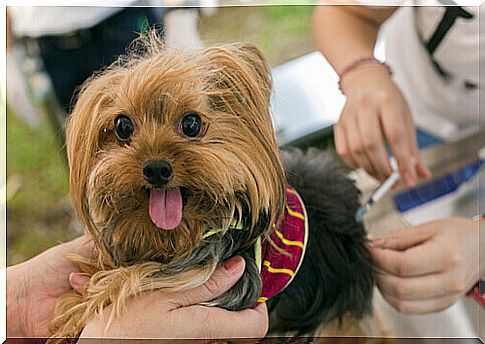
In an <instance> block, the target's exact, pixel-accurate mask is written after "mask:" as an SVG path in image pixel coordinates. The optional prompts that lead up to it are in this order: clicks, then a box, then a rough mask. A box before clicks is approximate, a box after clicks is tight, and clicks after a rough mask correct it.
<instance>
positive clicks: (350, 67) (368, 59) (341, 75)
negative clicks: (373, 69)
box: [338, 57, 392, 93]
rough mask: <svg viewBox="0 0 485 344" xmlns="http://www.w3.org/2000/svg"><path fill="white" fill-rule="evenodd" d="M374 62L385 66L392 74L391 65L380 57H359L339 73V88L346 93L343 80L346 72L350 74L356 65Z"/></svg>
mask: <svg viewBox="0 0 485 344" xmlns="http://www.w3.org/2000/svg"><path fill="white" fill-rule="evenodd" d="M372 63H376V64H379V65H381V66H383V67H385V68H386V69H387V71H388V72H389V74H390V75H392V70H391V67H389V65H388V64H387V63H385V62H381V61H379V60H378V59H376V58H375V57H364V58H361V59H358V60H356V61H354V62H352V63H351V64H349V65H348V66H347V67H345V68H344V69H343V70H342V72H340V73H339V75H338V76H339V81H338V88H339V90H340V92H342V93H344V91H343V90H342V80H343V78H344V76H345V75H346V74H348V73H349V72H350V71H351V70H353V69H355V68H356V67H359V66H361V65H365V64H372Z"/></svg>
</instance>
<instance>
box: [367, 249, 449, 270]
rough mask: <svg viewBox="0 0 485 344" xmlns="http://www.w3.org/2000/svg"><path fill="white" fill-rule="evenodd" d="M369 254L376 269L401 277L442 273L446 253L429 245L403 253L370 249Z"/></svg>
mask: <svg viewBox="0 0 485 344" xmlns="http://www.w3.org/2000/svg"><path fill="white" fill-rule="evenodd" d="M370 252H371V254H372V258H373V262H374V264H375V266H376V267H377V268H378V269H381V270H383V271H385V272H387V273H390V274H392V275H395V276H401V277H411V276H421V275H427V274H431V273H438V272H442V271H443V269H444V266H445V265H446V261H447V259H446V254H447V253H446V252H444V251H443V250H442V249H441V248H439V247H434V246H433V244H429V243H425V244H422V245H418V246H414V247H411V248H409V249H407V250H404V251H394V250H388V249H381V248H373V247H370ZM423 262H426V263H423Z"/></svg>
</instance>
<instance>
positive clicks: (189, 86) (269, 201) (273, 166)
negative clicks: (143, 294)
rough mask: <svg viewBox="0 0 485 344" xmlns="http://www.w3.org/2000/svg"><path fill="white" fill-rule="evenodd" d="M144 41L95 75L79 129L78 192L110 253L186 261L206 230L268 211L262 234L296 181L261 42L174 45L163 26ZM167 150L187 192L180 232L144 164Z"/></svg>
mask: <svg viewBox="0 0 485 344" xmlns="http://www.w3.org/2000/svg"><path fill="white" fill-rule="evenodd" d="M140 42H141V45H139V46H138V48H139V49H135V52H134V53H132V54H131V55H129V56H128V58H126V59H124V60H120V61H118V62H117V63H115V64H113V65H112V66H111V67H109V68H108V69H106V70H105V71H104V72H102V73H100V74H98V75H95V76H94V77H92V78H91V79H90V80H89V81H88V82H87V83H85V84H84V86H83V88H82V90H81V91H80V96H79V99H78V101H77V103H76V105H75V108H74V111H73V113H72V115H71V116H70V119H69V122H68V127H67V139H66V142H67V154H68V160H69V167H70V178H71V179H70V182H71V196H72V200H73V204H74V206H75V208H76V211H77V212H78V214H79V215H80V217H81V218H82V220H83V221H84V223H85V225H86V228H87V231H88V233H89V234H90V235H91V236H92V237H93V238H94V240H95V242H96V243H97V246H98V249H99V252H100V262H101V263H102V264H103V265H105V264H107V265H106V266H107V267H109V266H111V267H118V266H127V265H130V264H133V263H135V262H137V263H138V262H146V261H155V262H162V263H166V262H170V261H173V260H183V259H185V258H187V257H189V256H190V255H191V254H192V252H193V250H194V248H195V247H197V246H198V245H199V244H200V243H201V241H202V236H203V233H204V232H205V231H207V230H208V229H210V228H222V233H224V231H226V230H227V228H228V226H229V224H230V223H231V220H232V219H233V218H240V217H243V218H244V222H245V224H246V225H247V226H248V227H249V229H254V228H255V227H256V225H257V224H258V223H260V222H261V221H260V220H261V219H260V217H261V216H264V217H265V218H266V220H265V221H264V223H265V224H266V227H265V228H258V231H260V232H263V234H264V232H266V231H269V229H270V224H271V223H273V222H274V221H275V219H277V217H278V213H279V212H280V211H281V210H282V204H283V203H284V185H285V182H284V172H283V168H282V165H281V162H280V158H279V153H278V149H277V143H276V139H275V135H274V133H273V126H272V123H271V118H270V114H269V97H270V89H271V82H270V77H269V75H270V74H269V69H268V66H267V64H266V62H265V60H264V59H263V58H262V56H261V54H260V53H259V51H258V50H257V49H256V48H255V47H254V46H252V45H247V44H246V45H242V44H234V45H226V46H221V47H214V48H208V49H205V50H201V51H195V52H186V51H180V50H171V49H165V48H163V46H162V45H161V43H160V42H159V40H158V38H157V37H156V36H154V35H152V36H150V37H149V38H143V39H141V40H140V41H139V43H140ZM140 47H141V49H140ZM186 113H196V114H198V115H199V116H200V118H201V119H202V132H201V134H200V136H198V137H197V138H188V137H186V136H184V135H183V134H182V133H181V131H180V121H181V119H182V117H183V116H184V114H186ZM119 115H125V116H127V117H129V118H130V119H131V121H132V122H133V125H134V131H133V134H132V136H131V137H130V138H129V140H126V141H121V140H119V139H118V138H117V136H116V135H115V120H116V118H117V116H119ZM158 159H163V160H164V161H167V162H168V163H170V164H171V166H172V169H173V178H172V179H171V181H170V182H169V183H168V184H167V185H166V186H165V188H167V189H169V188H176V187H179V188H181V189H182V190H184V191H185V195H186V197H185V198H184V208H183V216H182V220H181V222H180V224H179V225H178V226H177V227H176V228H175V229H173V230H169V231H168V230H161V229H159V228H157V226H155V225H154V223H153V222H152V221H151V219H150V217H149V214H148V212H149V210H148V198H149V196H148V194H149V192H150V190H151V186H150V185H149V183H147V182H146V181H145V180H144V177H143V166H144V163H145V162H146V161H148V160H158ZM258 234H261V233H258Z"/></svg>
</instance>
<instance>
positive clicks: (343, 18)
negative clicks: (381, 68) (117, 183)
mask: <svg viewBox="0 0 485 344" xmlns="http://www.w3.org/2000/svg"><path fill="white" fill-rule="evenodd" d="M394 11H395V8H391V7H386V8H369V7H364V6H323V5H320V6H316V8H315V13H314V17H313V39H314V42H315V46H316V48H317V49H318V50H319V51H321V52H322V53H323V55H324V56H325V57H326V59H327V60H328V61H329V63H330V64H331V65H332V67H333V68H334V69H335V71H336V72H337V73H340V72H342V70H343V69H344V68H345V67H347V66H348V65H349V64H351V63H352V62H354V61H356V60H358V59H360V58H365V57H369V56H373V55H374V54H373V51H374V46H375V43H376V38H377V33H378V31H379V27H380V25H381V24H382V23H383V22H384V21H385V20H386V19H387V18H388V17H389V16H390V15H391V14H392V13H393V12H394Z"/></svg>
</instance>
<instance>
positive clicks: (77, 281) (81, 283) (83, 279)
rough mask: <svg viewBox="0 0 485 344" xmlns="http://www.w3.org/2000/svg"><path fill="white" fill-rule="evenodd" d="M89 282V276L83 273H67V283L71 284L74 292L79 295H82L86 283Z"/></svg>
mask: <svg viewBox="0 0 485 344" xmlns="http://www.w3.org/2000/svg"><path fill="white" fill-rule="evenodd" d="M88 282H89V276H86V275H85V274H83V273H79V272H71V274H70V275H69V283H70V284H71V287H72V289H74V290H75V291H76V293H78V294H80V295H84V292H85V290H86V289H85V287H86V284H87V283H88Z"/></svg>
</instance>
